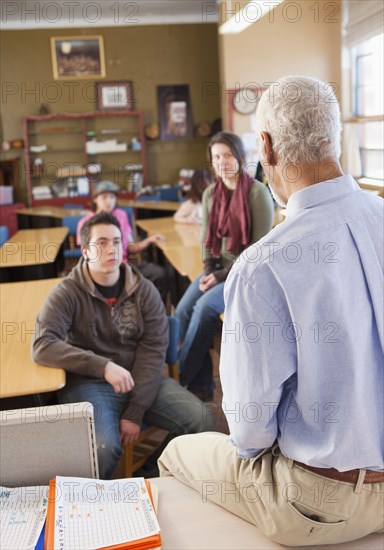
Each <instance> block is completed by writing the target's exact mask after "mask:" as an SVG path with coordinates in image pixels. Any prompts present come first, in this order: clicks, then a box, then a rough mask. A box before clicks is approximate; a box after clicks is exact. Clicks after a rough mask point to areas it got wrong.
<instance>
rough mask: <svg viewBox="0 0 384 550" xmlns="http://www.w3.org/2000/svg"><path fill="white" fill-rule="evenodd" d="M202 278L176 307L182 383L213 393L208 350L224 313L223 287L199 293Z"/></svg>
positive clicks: (199, 390)
mask: <svg viewBox="0 0 384 550" xmlns="http://www.w3.org/2000/svg"><path fill="white" fill-rule="evenodd" d="M202 276H203V273H202V274H201V275H199V276H198V277H197V278H196V279H195V280H194V281H193V283H191V284H190V285H189V287H188V288H187V290H186V292H185V294H184V295H183V297H182V298H181V300H180V302H179V303H178V305H177V308H176V312H175V316H176V317H177V318H178V319H179V323H180V341H181V349H180V355H179V373H180V375H179V376H180V383H181V384H182V385H183V386H188V389H190V390H191V391H193V392H195V391H198V392H203V393H208V392H210V391H212V390H213V389H214V382H213V366H212V360H211V356H210V354H209V348H210V347H211V344H212V340H213V337H214V335H215V332H216V331H217V328H218V325H219V315H220V313H222V312H223V311H224V283H218V284H217V285H215V286H214V287H212V288H210V289H209V290H207V291H206V292H201V290H199V282H200V278H201V277H202Z"/></svg>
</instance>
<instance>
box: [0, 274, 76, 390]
mask: <svg viewBox="0 0 384 550" xmlns="http://www.w3.org/2000/svg"><path fill="white" fill-rule="evenodd" d="M60 280H61V279H48V280H44V281H29V282H22V283H7V284H2V285H0V302H1V304H0V305H1V350H0V358H1V361H0V397H1V398H4V397H15V396H21V395H30V394H38V393H43V392H49V391H55V390H58V389H60V388H62V387H63V386H64V385H65V371H63V370H61V369H56V368H50V367H43V366H42V365H38V364H37V363H35V362H34V361H33V360H32V358H31V341H32V332H33V331H34V327H35V319H36V316H37V314H38V312H39V311H40V309H41V307H42V305H43V303H44V300H45V298H46V297H47V295H48V293H49V292H50V291H51V290H52V288H53V287H55V286H56V285H57V283H58V282H59V281H60Z"/></svg>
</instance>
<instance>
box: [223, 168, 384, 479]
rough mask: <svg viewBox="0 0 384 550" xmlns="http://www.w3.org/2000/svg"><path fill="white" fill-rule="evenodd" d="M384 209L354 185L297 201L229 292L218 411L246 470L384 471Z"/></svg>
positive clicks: (320, 187)
mask: <svg viewBox="0 0 384 550" xmlns="http://www.w3.org/2000/svg"><path fill="white" fill-rule="evenodd" d="M383 213H384V201H383V199H381V198H379V197H377V196H374V195H373V194H370V193H367V192H366V191H362V190H361V189H360V188H359V186H358V185H357V183H356V182H355V181H354V180H353V178H351V177H350V176H342V177H339V178H336V179H334V180H329V181H325V182H322V183H319V184H315V185H312V186H310V187H307V188H305V189H302V190H300V191H298V192H296V193H294V194H293V195H292V196H291V197H290V199H289V201H288V205H287V216H286V220H285V221H284V222H283V223H282V224H280V225H278V226H277V227H275V228H274V229H273V230H272V231H271V232H270V233H268V235H266V236H265V237H264V238H262V239H261V240H260V241H258V243H256V244H254V245H252V246H251V247H249V248H248V249H247V250H246V251H244V253H243V254H242V255H241V256H240V258H239V259H238V260H237V262H236V263H235V265H234V266H233V268H232V270H231V272H230V274H229V277H228V279H227V281H226V284H225V292H224V297H225V320H224V325H223V336H222V348H221V359H220V375H221V382H222V387H223V410H224V412H225V414H226V417H227V420H228V423H229V427H230V433H231V439H232V442H233V444H234V445H236V447H237V448H238V453H239V455H240V456H241V457H242V458H251V457H254V456H256V455H257V454H258V453H259V452H260V451H261V450H262V449H264V448H267V447H270V446H271V445H273V443H274V442H275V441H276V439H277V440H278V443H279V446H280V449H281V452H282V453H283V454H284V455H285V456H287V457H289V458H292V459H294V460H297V461H300V462H304V463H306V464H308V465H312V466H315V467H334V468H336V469H337V470H339V471H345V470H351V469H354V468H366V469H373V470H381V469H383V468H384V463H383V454H384V434H383V419H384V407H383V395H384V380H383V370H384V364H383V363H384V356H383V348H384V319H383V317H384V300H383V285H384V279H383V251H384V244H383V235H384V217H383Z"/></svg>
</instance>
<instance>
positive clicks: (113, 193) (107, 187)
mask: <svg viewBox="0 0 384 550" xmlns="http://www.w3.org/2000/svg"><path fill="white" fill-rule="evenodd" d="M119 190H120V187H119V186H118V185H116V184H115V183H113V182H112V181H101V182H99V183H98V184H96V187H95V191H94V193H93V207H94V211H93V212H89V214H86V216H84V218H82V219H81V220H80V222H79V223H78V226H77V237H76V242H77V244H78V245H80V232H81V228H82V227H83V225H84V224H85V223H86V222H87V221H88V220H89V219H90V218H92V216H94V215H95V214H99V213H100V212H110V213H112V214H113V215H114V216H115V218H117V220H118V222H119V223H120V227H121V232H122V235H123V261H125V262H126V261H127V260H128V259H129V255H130V253H133V254H135V253H137V252H142V251H143V250H146V249H147V248H148V247H149V246H150V245H151V244H152V243H156V242H157V241H161V240H163V239H164V237H163V236H162V235H160V234H159V233H156V235H151V236H150V237H147V238H146V239H143V240H142V241H139V242H135V243H133V241H134V236H133V230H132V227H131V226H130V223H129V220H128V216H127V213H126V212H124V210H122V209H121V208H117V193H118V192H119ZM135 265H136V267H137V268H138V270H139V271H140V272H141V274H142V275H144V277H146V278H147V279H149V280H150V281H152V282H153V284H154V285H155V286H156V288H157V289H158V291H159V292H160V294H161V297H162V298H163V301H165V298H166V294H167V290H168V283H167V275H166V271H165V269H164V268H163V267H162V266H160V265H156V264H154V263H150V262H141V263H135Z"/></svg>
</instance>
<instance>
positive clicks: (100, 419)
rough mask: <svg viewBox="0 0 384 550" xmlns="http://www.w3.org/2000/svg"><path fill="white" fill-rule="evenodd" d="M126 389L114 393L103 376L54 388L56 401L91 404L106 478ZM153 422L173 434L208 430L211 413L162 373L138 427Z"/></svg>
mask: <svg viewBox="0 0 384 550" xmlns="http://www.w3.org/2000/svg"><path fill="white" fill-rule="evenodd" d="M129 397H130V394H129V393H124V394H116V393H115V392H114V390H113V388H112V386H111V385H110V384H108V382H106V381H105V380H97V379H95V380H92V381H89V382H88V381H84V382H80V383H78V384H76V383H74V384H73V385H68V386H66V387H64V388H63V389H62V390H60V391H59V392H58V400H59V403H77V402H81V401H89V402H90V403H92V405H93V407H94V419H95V429H96V445H97V457H98V463H99V476H100V479H109V478H110V477H111V475H112V473H113V470H114V469H115V466H116V464H117V461H118V460H119V458H120V456H121V455H122V453H123V450H122V448H121V445H120V433H119V420H120V417H121V415H122V413H123V412H124V410H125V408H126V406H127V403H128V402H129ZM149 426H155V427H157V428H161V429H163V430H168V431H169V432H170V433H171V434H172V435H173V436H177V435H184V434H192V433H198V432H203V431H209V430H212V429H213V427H214V414H213V412H212V411H211V410H210V409H209V408H208V407H206V405H205V404H204V403H202V402H201V401H200V399H198V398H197V397H195V396H194V395H193V394H191V393H190V392H189V391H187V390H186V389H184V388H182V387H181V386H180V384H179V383H178V382H177V381H176V380H174V379H173V378H168V377H163V378H162V379H161V382H160V386H159V391H158V392H157V396H156V398H155V401H154V402H153V404H152V406H151V407H150V409H148V411H147V412H146V414H145V415H144V419H143V425H142V428H148V427H149Z"/></svg>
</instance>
